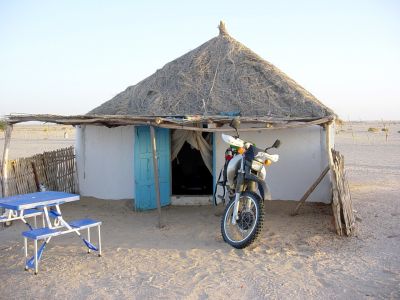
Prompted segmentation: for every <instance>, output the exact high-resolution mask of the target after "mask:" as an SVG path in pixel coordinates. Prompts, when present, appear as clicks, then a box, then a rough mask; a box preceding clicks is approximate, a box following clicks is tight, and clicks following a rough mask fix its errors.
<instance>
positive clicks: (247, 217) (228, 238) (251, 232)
mask: <svg viewBox="0 0 400 300" xmlns="http://www.w3.org/2000/svg"><path fill="white" fill-rule="evenodd" d="M234 204H235V199H232V200H231V201H230V202H229V204H228V205H227V206H226V208H225V211H224V214H223V216H222V220H221V233H222V237H223V239H224V241H225V242H227V243H228V244H229V245H231V246H232V247H234V248H237V249H243V248H245V247H247V246H249V245H250V244H251V243H253V242H254V240H255V239H256V238H257V236H258V235H259V233H260V232H261V229H262V226H263V221H264V207H263V202H262V201H261V198H260V197H259V196H258V195H257V194H255V193H253V192H244V193H242V195H241V196H240V198H239V210H238V220H236V224H232V215H233V209H234V206H235V205H234Z"/></svg>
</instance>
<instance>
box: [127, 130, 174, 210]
mask: <svg viewBox="0 0 400 300" xmlns="http://www.w3.org/2000/svg"><path fill="white" fill-rule="evenodd" d="M155 133H156V141H157V161H158V176H159V185H160V200H161V206H165V205H169V204H170V203H171V198H170V193H171V192H170V186H171V185H170V174H171V172H170V168H171V158H170V157H171V154H170V153H171V149H170V133H169V129H166V128H156V130H155ZM135 135H136V136H135V153H134V164H135V209H136V210H148V209H155V208H157V202H156V201H157V200H156V192H155V187H154V169H153V150H152V148H151V141H150V127H149V126H136V127H135Z"/></svg>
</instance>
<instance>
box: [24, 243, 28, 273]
mask: <svg viewBox="0 0 400 300" xmlns="http://www.w3.org/2000/svg"><path fill="white" fill-rule="evenodd" d="M24 250H25V271H28V266H27V265H26V260H27V259H28V239H27V238H26V237H24Z"/></svg>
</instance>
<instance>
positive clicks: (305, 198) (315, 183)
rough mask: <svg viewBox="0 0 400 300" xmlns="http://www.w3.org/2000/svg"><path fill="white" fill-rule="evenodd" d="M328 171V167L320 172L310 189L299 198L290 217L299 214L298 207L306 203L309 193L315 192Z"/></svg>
mask: <svg viewBox="0 0 400 300" xmlns="http://www.w3.org/2000/svg"><path fill="white" fill-rule="evenodd" d="M328 171H329V166H328V167H326V168H325V170H324V171H322V173H321V175H319V177H318V178H317V180H315V182H314V183H313V184H312V186H310V188H309V189H308V190H307V192H306V193H305V194H304V195H303V197H301V199H300V201H299V203H298V204H297V206H296V208H295V209H294V211H293V212H292V214H291V215H292V216H295V215H297V214H298V213H299V209H300V207H301V206H302V205H303V204H304V202H306V200H307V198H308V196H310V195H311V193H312V192H313V191H314V190H315V188H316V187H317V186H318V184H319V183H320V182H321V181H322V179H323V178H324V177H325V175H326V173H328Z"/></svg>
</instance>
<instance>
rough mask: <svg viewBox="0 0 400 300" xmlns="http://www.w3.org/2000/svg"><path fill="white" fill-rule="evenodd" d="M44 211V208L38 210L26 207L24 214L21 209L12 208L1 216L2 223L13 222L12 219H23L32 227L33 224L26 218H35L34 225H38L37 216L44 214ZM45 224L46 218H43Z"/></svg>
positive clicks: (0, 221)
mask: <svg viewBox="0 0 400 300" xmlns="http://www.w3.org/2000/svg"><path fill="white" fill-rule="evenodd" d="M43 214H44V213H43V211H42V210H38V209H34V208H32V209H25V210H24V211H23V212H22V214H21V211H13V210H10V211H8V212H6V213H5V214H3V215H1V216H0V223H6V225H7V222H9V224H11V222H12V221H16V220H22V221H23V222H24V223H25V224H26V225H27V226H28V227H29V228H30V229H32V226H31V225H30V224H29V223H28V222H27V221H26V220H25V219H28V218H35V219H34V224H35V225H34V226H35V227H37V222H36V217H37V216H43ZM42 221H43V225H44V218H43V220H42Z"/></svg>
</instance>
